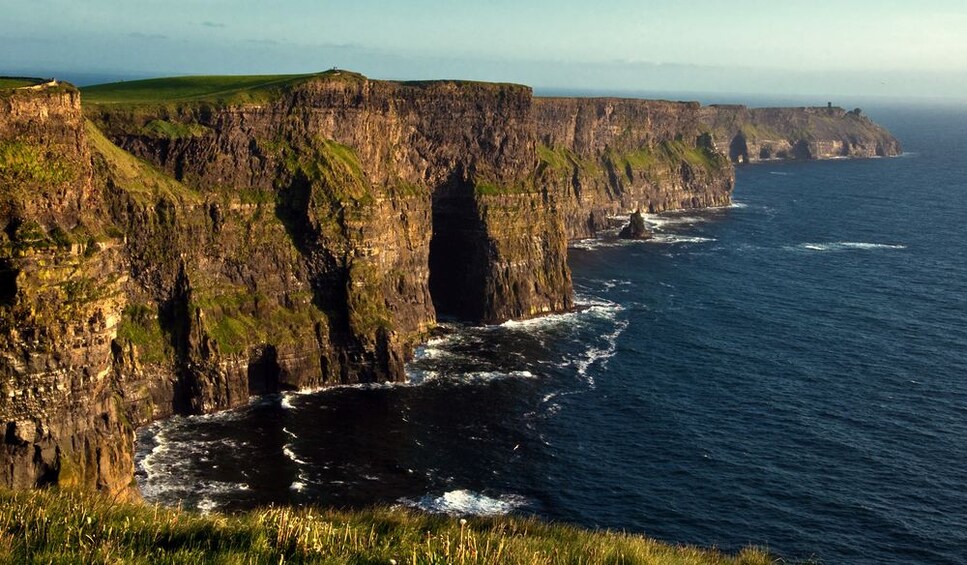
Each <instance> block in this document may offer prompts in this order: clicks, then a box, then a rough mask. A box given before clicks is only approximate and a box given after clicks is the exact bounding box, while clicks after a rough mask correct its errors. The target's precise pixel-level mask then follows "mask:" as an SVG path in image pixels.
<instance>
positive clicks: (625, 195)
mask: <svg viewBox="0 0 967 565" xmlns="http://www.w3.org/2000/svg"><path fill="white" fill-rule="evenodd" d="M535 116H536V121H537V129H538V135H539V139H540V143H541V145H540V148H539V151H540V155H541V161H542V163H541V168H542V171H544V173H545V175H546V177H547V179H548V184H549V185H550V186H551V187H553V188H554V189H555V190H556V192H557V193H558V194H559V195H560V200H561V207H562V213H563V216H564V220H565V223H566V225H567V232H568V236H569V237H570V238H572V239H573V238H580V237H590V236H593V235H594V234H595V233H596V232H597V231H599V230H601V229H605V228H608V227H613V226H612V225H611V222H610V221H609V217H614V216H619V215H622V216H624V217H627V214H628V212H630V211H636V210H640V211H643V212H651V213H654V212H664V211H668V210H681V209H688V208H705V207H712V206H725V205H728V204H729V203H730V202H731V196H732V187H733V184H734V179H735V176H734V172H733V170H732V166H731V165H730V164H729V162H728V159H726V158H725V156H724V154H722V153H720V152H719V151H717V150H716V147H715V145H714V144H713V138H712V137H711V136H710V135H709V133H708V131H707V128H705V127H704V124H703V123H702V122H701V117H702V108H701V107H700V106H699V104H698V103H696V102H665V101H654V100H632V99H619V98H538V99H536V100H535Z"/></svg>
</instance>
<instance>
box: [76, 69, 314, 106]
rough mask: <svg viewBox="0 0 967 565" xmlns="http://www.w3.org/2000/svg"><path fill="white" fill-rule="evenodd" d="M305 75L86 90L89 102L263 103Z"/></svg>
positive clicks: (192, 78)
mask: <svg viewBox="0 0 967 565" xmlns="http://www.w3.org/2000/svg"><path fill="white" fill-rule="evenodd" d="M313 76H316V75H314V74H304V75H254V76H231V75H227V76H188V77H169V78H153V79H147V80H133V81H126V82H114V83H110V84H100V85H97V86H89V87H87V88H84V89H82V92H83V95H84V101H85V103H88V102H89V103H93V104H145V103H162V102H173V101H194V100H206V101H224V102H260V101H264V100H266V99H268V98H270V97H271V95H272V94H274V93H277V92H280V91H281V90H282V89H284V88H286V87H288V86H291V85H293V84H297V83H298V82H301V81H304V80H306V79H309V78H311V77H313Z"/></svg>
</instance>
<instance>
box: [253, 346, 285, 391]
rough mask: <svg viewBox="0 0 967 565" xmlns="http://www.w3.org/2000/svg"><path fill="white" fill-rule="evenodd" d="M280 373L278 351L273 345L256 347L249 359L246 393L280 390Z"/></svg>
mask: <svg viewBox="0 0 967 565" xmlns="http://www.w3.org/2000/svg"><path fill="white" fill-rule="evenodd" d="M281 375H282V370H281V368H280V367H279V353H278V351H277V350H276V349H275V347H273V346H271V345H267V346H265V347H261V348H257V349H256V350H255V351H254V352H253V353H252V356H251V359H249V364H248V393H249V394H250V395H254V396H259V395H263V394H275V393H278V392H281V391H282V386H281V378H280V377H281Z"/></svg>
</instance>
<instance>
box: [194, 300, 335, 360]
mask: <svg viewBox="0 0 967 565" xmlns="http://www.w3.org/2000/svg"><path fill="white" fill-rule="evenodd" d="M290 298H292V299H293V300H294V301H295V302H296V303H297V304H296V305H294V306H293V307H292V308H286V307H284V306H282V305H280V304H278V302H276V301H275V300H273V299H270V298H268V297H266V296H265V295H263V294H261V293H258V292H253V291H251V290H249V289H246V288H243V287H235V286H223V287H215V288H209V289H205V290H202V291H198V292H197V294H196V296H195V298H194V302H193V307H194V308H197V309H199V310H201V312H202V313H203V314H204V316H203V319H204V322H203V324H204V331H205V332H206V333H207V334H208V336H209V337H210V338H211V339H212V340H214V341H215V343H217V344H218V348H219V351H220V352H221V353H223V354H227V355H235V354H239V353H242V352H244V351H245V350H246V349H247V348H248V347H250V346H253V345H256V344H263V343H270V344H273V345H281V344H295V343H298V342H299V340H302V339H305V335H304V333H303V332H304V331H305V330H307V329H311V328H313V327H315V326H316V324H317V323H318V322H320V321H324V320H325V316H324V314H323V313H322V312H320V311H319V309H318V308H316V307H315V306H314V305H312V304H311V302H310V298H311V297H310V296H294V295H293V296H290Z"/></svg>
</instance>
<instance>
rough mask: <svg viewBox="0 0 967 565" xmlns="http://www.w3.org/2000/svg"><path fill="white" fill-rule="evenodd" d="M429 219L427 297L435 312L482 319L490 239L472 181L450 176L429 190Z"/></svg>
mask: <svg viewBox="0 0 967 565" xmlns="http://www.w3.org/2000/svg"><path fill="white" fill-rule="evenodd" d="M432 224H433V235H432V236H431V238H430V297H431V298H432V299H433V307H434V308H435V309H436V312H437V317H439V318H441V319H447V318H452V319H460V320H468V321H480V320H482V319H483V316H484V311H485V294H486V292H485V289H486V280H487V255H488V249H489V244H488V238H487V230H486V227H485V226H484V223H483V220H482V219H481V218H480V214H479V213H478V209H477V200H476V198H475V197H474V186H473V183H471V182H469V181H466V180H462V179H460V178H459V176H458V175H454V177H452V178H451V180H450V181H449V182H448V183H447V184H446V185H444V186H442V187H440V188H438V189H437V190H436V191H434V194H433V200H432Z"/></svg>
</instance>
